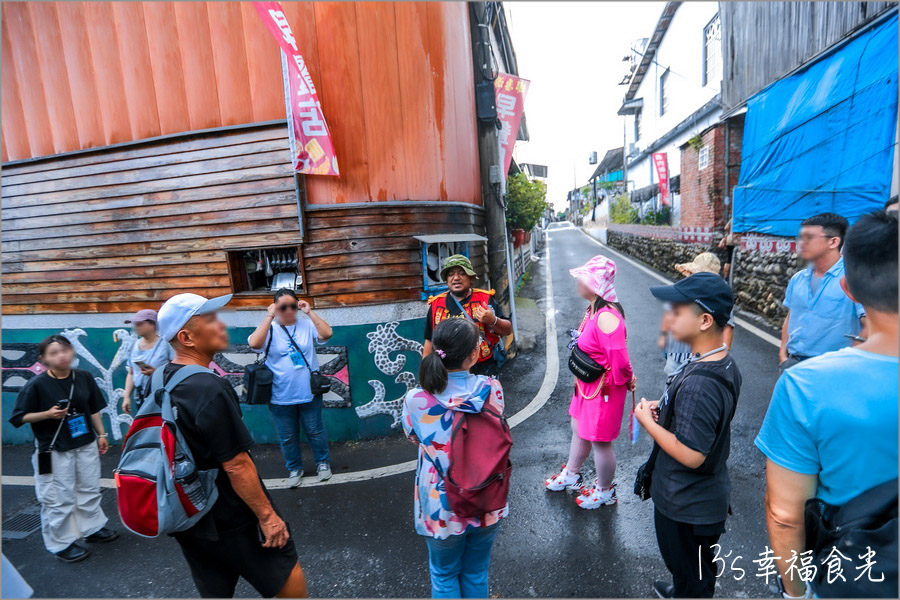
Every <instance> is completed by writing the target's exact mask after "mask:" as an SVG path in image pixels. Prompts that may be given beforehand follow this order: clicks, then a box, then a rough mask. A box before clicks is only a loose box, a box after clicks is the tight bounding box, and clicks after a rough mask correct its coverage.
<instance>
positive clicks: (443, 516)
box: [402, 319, 509, 598]
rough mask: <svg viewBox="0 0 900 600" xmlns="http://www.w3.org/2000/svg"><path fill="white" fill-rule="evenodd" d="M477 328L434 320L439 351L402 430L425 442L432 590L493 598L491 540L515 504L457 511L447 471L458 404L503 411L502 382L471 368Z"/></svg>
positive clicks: (425, 532)
mask: <svg viewBox="0 0 900 600" xmlns="http://www.w3.org/2000/svg"><path fill="white" fill-rule="evenodd" d="M479 340H480V336H479V333H478V330H477V329H476V328H475V327H474V326H473V325H472V324H471V323H470V322H469V321H467V320H465V319H448V320H446V321H443V322H441V323H440V324H438V325H437V327H435V328H434V332H433V334H432V339H431V342H432V347H433V349H434V351H433V352H432V353H431V354H429V355H428V356H426V357H425V358H424V359H423V360H422V366H421V367H420V369H419V382H420V385H421V387H419V388H416V389H413V390H410V392H409V393H408V394H407V395H406V399H405V400H404V402H403V416H402V423H403V430H404V431H405V432H406V435H407V436H409V438H410V439H411V440H412V441H414V442H415V443H417V444H418V445H419V461H418V466H417V468H416V493H415V499H414V508H413V510H414V514H415V524H416V532H417V533H419V534H420V535H422V536H425V542H426V543H427V545H428V557H429V569H430V572H431V593H432V597H433V598H487V597H488V567H489V566H490V559H491V547H492V546H493V543H494V538H495V537H496V536H497V531H498V529H499V526H500V519H502V518H503V517H505V516H506V515H507V513H508V512H509V506H504V507H503V508H501V509H500V510H495V511H493V512H489V513H487V514H484V515H481V516H480V517H460V516H457V515H456V514H454V513H453V510H452V509H451V507H450V502H449V500H448V499H447V494H446V491H445V488H444V478H443V474H444V473H446V472H447V469H448V468H449V466H450V456H449V454H448V452H447V446H448V444H449V443H450V436H451V432H452V427H453V416H454V413H455V412H465V413H478V412H480V411H481V410H482V408H483V407H484V406H485V405H491V408H492V409H493V410H495V411H497V412H499V413H501V414H502V411H503V389H502V388H501V387H500V382H499V381H497V380H495V379H492V378H490V377H486V376H484V375H472V374H471V373H469V372H468V371H469V368H470V367H471V366H472V365H473V364H475V363H476V362H477V361H478V357H479V348H478V346H479Z"/></svg>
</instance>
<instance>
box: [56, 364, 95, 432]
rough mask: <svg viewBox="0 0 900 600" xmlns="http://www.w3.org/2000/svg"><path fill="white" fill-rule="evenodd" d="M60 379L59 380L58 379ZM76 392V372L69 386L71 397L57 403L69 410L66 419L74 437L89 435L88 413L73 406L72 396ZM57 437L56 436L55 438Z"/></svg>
mask: <svg viewBox="0 0 900 600" xmlns="http://www.w3.org/2000/svg"><path fill="white" fill-rule="evenodd" d="M57 381H58V380H57ZM74 394H75V373H74V372H73V373H72V385H70V386H69V399H68V400H60V401H59V402H57V403H56V405H57V406H58V407H60V408H65V409H66V410H67V412H66V416H65V417H64V420H65V422H66V425H67V426H68V427H69V437H71V438H72V439H75V438H78V437H81V436H83V435H87V433H88V425H87V415H84V414H81V413H79V412H78V411H76V410H75V409H73V408H72V397H73V396H74ZM54 439H55V438H54Z"/></svg>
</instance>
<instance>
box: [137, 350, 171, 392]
mask: <svg viewBox="0 0 900 600" xmlns="http://www.w3.org/2000/svg"><path fill="white" fill-rule="evenodd" d="M174 358H175V350H174V349H173V348H172V346H171V345H169V342H167V341H166V340H164V339H162V338H161V337H160V338H157V340H156V343H155V344H153V345H152V346H150V348H148V349H146V350H141V341H140V340H138V341H136V342H135V343H134V346H132V347H131V356H129V357H128V364H129V367H130V368H131V381H132V382H133V383H134V389H135V390H143V389H144V387H145V386H146V385H147V383H148V382H149V381H150V378H149V377H147V376H146V375H144V374H143V373H141V368H140V367H139V366H138V364H137V363H138V361H141V362H142V363H144V364H146V365H148V366H151V367H153V368H154V369H158V368H160V367H164V366H166V365H167V364H169V363H170V362H171V361H172V360H173V359H174Z"/></svg>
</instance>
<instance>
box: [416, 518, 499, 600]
mask: <svg viewBox="0 0 900 600" xmlns="http://www.w3.org/2000/svg"><path fill="white" fill-rule="evenodd" d="M498 531H500V523H495V524H494V525H491V526H490V527H478V528H475V529H469V530H468V531H467V532H465V533H461V534H459V535H451V536H450V537H448V538H447V539H445V540H438V539H435V538H433V537H426V538H425V543H426V544H428V568H429V570H430V571H431V597H432V598H487V597H488V568H489V567H490V565H491V547H492V546H493V545H494V538H496V537H497V532H498Z"/></svg>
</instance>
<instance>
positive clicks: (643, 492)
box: [634, 369, 738, 500]
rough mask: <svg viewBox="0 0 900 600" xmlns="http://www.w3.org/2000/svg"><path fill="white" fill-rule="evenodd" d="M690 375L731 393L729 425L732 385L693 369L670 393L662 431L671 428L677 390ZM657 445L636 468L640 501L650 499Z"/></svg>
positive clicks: (704, 371)
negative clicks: (706, 379) (719, 386)
mask: <svg viewBox="0 0 900 600" xmlns="http://www.w3.org/2000/svg"><path fill="white" fill-rule="evenodd" d="M691 375H699V376H700V377H707V378H709V379H714V380H715V381H718V382H719V383H721V384H722V385H724V386H725V388H726V389H728V391H729V392H731V396H732V397H733V398H734V404H733V406H732V409H731V416H730V417H729V418H728V421H726V423H725V425H726V426H727V425H728V423H731V419H733V418H734V413H735V411H737V400H738V399H737V391H736V390H735V389H734V385H733V384H732V383H731V382H730V381H728V380H727V379H725V378H724V377H722V376H721V375H719V374H718V373H716V372H714V371H710V370H708V369H695V370H694V371H691V372H690V373H688V374H687V375H685V376H684V378H683V379H682V380H681V381H680V382H679V383H678V387H677V388H675V389H674V390H673V391H672V396H671V398H670V399H669V402H670V403H671V406H670V407H669V410H667V411H666V417H665V419H663V424H662V426H663V429H665V430H666V431H669V430H670V429H669V428H670V427H671V426H672V418H673V417H674V416H675V399H676V398H677V396H678V390H679V389H681V386H682V385H684V382H685V380H686V379H687V378H688V377H690V376H691ZM659 450H660V448H659V444H657V443H656V442H653V450H651V451H650V457H649V458H648V459H647V462H645V463H644V464H643V465H641V466H640V468H638V471H637V476H636V477H635V478H634V493H635V495H637V497H638V498H640V499H641V500H649V499H650V484H651V483H652V482H653V467H654V465H655V464H656V458H657V456H659Z"/></svg>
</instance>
